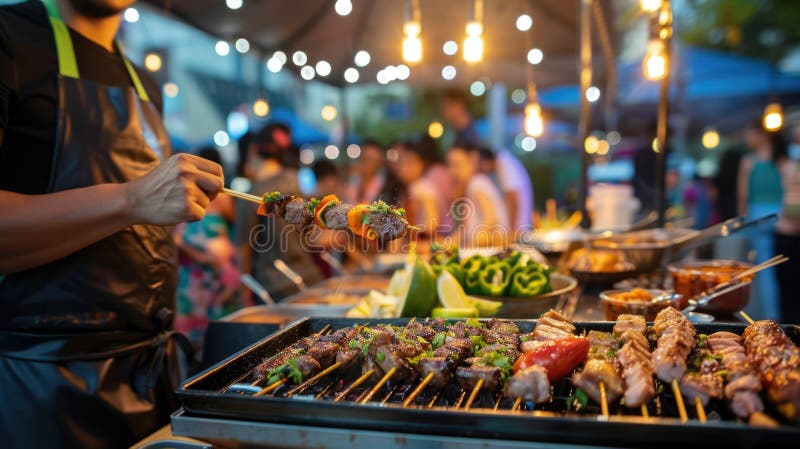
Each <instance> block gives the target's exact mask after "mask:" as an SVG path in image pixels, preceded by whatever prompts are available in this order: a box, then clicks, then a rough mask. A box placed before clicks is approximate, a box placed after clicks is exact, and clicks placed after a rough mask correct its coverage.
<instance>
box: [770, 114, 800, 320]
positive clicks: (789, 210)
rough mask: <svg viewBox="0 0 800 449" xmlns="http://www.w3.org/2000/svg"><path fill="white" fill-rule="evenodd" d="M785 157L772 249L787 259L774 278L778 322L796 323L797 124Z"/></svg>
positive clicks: (799, 303) (799, 307) (799, 243)
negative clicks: (778, 307) (781, 199)
mask: <svg viewBox="0 0 800 449" xmlns="http://www.w3.org/2000/svg"><path fill="white" fill-rule="evenodd" d="M792 131H793V132H792V143H791V144H790V145H789V150H788V157H787V159H786V160H785V162H784V163H783V165H782V167H781V176H782V179H783V204H782V207H781V216H780V219H779V220H778V223H777V224H776V225H775V248H776V249H777V251H778V252H780V253H781V254H783V255H785V256H787V257H788V258H789V261H788V262H785V263H783V264H781V265H778V266H777V267H775V268H776V275H777V278H778V286H779V287H780V298H781V320H782V321H784V322H786V323H800V298H798V296H797V292H800V276H798V274H800V123H796V124H795V125H794V128H793V130H792Z"/></svg>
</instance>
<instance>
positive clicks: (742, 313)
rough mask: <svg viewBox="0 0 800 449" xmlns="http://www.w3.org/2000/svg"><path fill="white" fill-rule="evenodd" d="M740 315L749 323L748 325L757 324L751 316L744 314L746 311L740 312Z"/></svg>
mask: <svg viewBox="0 0 800 449" xmlns="http://www.w3.org/2000/svg"><path fill="white" fill-rule="evenodd" d="M739 315H741V317H742V318H744V320H745V321H747V324H753V323H755V321H753V319H752V318H750V315H748V314H746V313H745V312H744V310H740V311H739Z"/></svg>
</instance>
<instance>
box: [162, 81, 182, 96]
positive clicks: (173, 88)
mask: <svg viewBox="0 0 800 449" xmlns="http://www.w3.org/2000/svg"><path fill="white" fill-rule="evenodd" d="M178 92H180V89H178V85H177V84H175V83H173V82H169V83H166V84H164V95H166V96H167V98H175V97H177V96H178Z"/></svg>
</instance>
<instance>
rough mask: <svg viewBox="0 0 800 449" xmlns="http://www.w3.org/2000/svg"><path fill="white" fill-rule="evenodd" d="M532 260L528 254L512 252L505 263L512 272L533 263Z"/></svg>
mask: <svg viewBox="0 0 800 449" xmlns="http://www.w3.org/2000/svg"><path fill="white" fill-rule="evenodd" d="M530 260H531V258H530V257H529V256H528V255H527V254H525V253H523V252H520V251H517V250H514V251H512V252H511V255H510V256H508V257H507V258H506V259H505V262H506V263H508V265H509V266H510V267H511V270H512V271H516V270H517V269H518V268H521V267H524V266H526V265H528V264H529V263H531V261H530Z"/></svg>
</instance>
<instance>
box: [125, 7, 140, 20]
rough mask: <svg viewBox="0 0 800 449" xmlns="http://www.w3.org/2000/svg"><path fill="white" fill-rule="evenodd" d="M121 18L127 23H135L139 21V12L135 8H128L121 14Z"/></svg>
mask: <svg viewBox="0 0 800 449" xmlns="http://www.w3.org/2000/svg"><path fill="white" fill-rule="evenodd" d="M122 17H123V18H124V19H125V21H126V22H128V23H136V22H138V21H139V11H138V10H137V9H136V8H128V9H126V10H125V12H124V13H123V14H122Z"/></svg>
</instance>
